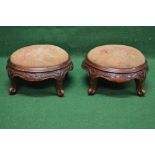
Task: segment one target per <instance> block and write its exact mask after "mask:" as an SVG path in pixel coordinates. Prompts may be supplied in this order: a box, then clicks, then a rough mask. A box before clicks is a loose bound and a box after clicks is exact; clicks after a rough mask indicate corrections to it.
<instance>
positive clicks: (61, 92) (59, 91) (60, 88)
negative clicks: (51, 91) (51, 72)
mask: <svg viewBox="0 0 155 155" xmlns="http://www.w3.org/2000/svg"><path fill="white" fill-rule="evenodd" d="M55 88H56V92H57V94H58V96H60V97H62V96H64V90H63V79H61V80H60V79H59V80H56V83H55Z"/></svg>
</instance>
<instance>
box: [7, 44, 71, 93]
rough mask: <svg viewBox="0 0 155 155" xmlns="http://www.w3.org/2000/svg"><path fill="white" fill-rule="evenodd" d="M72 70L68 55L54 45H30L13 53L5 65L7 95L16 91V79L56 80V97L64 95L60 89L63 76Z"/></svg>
mask: <svg viewBox="0 0 155 155" xmlns="http://www.w3.org/2000/svg"><path fill="white" fill-rule="evenodd" d="M72 69H73V64H72V61H71V59H70V56H69V55H68V53H67V52H66V51H65V50H63V49H62V48H60V47H57V46H54V45H31V46H27V47H24V48H21V49H19V50H17V51H15V52H14V53H13V54H12V55H11V56H10V58H9V60H8V64H7V71H8V76H9V78H10V82H11V87H10V89H9V93H10V94H11V95H12V94H15V93H16V91H17V82H16V77H20V78H22V79H24V80H26V81H42V80H46V79H50V78H54V79H55V80H56V84H55V86H56V91H57V94H58V96H63V95H64V90H63V88H62V85H63V80H64V78H65V75H66V74H67V73H68V72H69V71H70V70H72Z"/></svg>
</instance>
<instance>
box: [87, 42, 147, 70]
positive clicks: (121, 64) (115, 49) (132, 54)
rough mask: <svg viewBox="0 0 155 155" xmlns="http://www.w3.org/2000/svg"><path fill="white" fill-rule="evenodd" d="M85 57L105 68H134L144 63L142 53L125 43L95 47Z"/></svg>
mask: <svg viewBox="0 0 155 155" xmlns="http://www.w3.org/2000/svg"><path fill="white" fill-rule="evenodd" d="M87 58H88V59H89V60H90V61H91V62H93V63H95V64H97V65H99V66H101V67H105V68H125V69H127V68H134V67H137V66H140V65H142V64H144V63H145V57H144V55H143V54H142V53H141V52H140V51H139V50H137V49H136V48H133V47H130V46H125V45H103V46H99V47H96V48H94V49H92V50H90V52H89V53H88V55H87Z"/></svg>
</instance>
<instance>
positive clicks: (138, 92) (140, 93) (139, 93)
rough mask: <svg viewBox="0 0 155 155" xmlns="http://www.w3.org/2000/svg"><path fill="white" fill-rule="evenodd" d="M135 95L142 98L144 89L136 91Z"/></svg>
mask: <svg viewBox="0 0 155 155" xmlns="http://www.w3.org/2000/svg"><path fill="white" fill-rule="evenodd" d="M137 95H139V96H144V95H145V90H144V89H139V90H137Z"/></svg>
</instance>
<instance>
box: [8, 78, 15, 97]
mask: <svg viewBox="0 0 155 155" xmlns="http://www.w3.org/2000/svg"><path fill="white" fill-rule="evenodd" d="M10 83H11V86H10V88H9V94H10V95H14V94H16V92H17V85H16V80H15V78H12V77H10Z"/></svg>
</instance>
